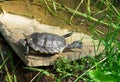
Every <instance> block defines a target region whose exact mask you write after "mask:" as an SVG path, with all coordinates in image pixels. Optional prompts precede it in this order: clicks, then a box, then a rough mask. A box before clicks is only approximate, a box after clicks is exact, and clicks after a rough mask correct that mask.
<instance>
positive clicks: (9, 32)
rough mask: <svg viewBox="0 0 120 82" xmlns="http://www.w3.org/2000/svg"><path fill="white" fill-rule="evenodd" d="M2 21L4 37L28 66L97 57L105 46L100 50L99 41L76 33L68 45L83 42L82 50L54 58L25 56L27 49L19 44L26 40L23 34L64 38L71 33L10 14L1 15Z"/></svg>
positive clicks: (0, 19) (56, 55)
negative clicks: (60, 58) (62, 59)
mask: <svg viewBox="0 0 120 82" xmlns="http://www.w3.org/2000/svg"><path fill="white" fill-rule="evenodd" d="M0 21H1V24H0V30H1V33H2V35H3V36H4V37H5V39H6V40H7V42H8V43H9V44H10V46H11V47H12V48H13V50H14V51H15V52H16V53H17V55H18V56H19V57H20V58H21V60H22V61H23V62H24V63H25V64H26V65H27V66H49V65H53V64H54V62H55V61H56V60H57V59H58V58H59V57H65V58H67V59H69V60H71V61H73V60H78V59H80V57H83V56H87V55H92V56H94V55H97V54H99V53H100V52H101V51H102V50H103V48H104V47H103V46H99V48H98V46H97V45H98V41H97V40H93V39H92V38H91V36H89V35H86V34H84V33H77V32H75V33H74V34H73V35H72V36H71V37H69V38H67V39H66V41H67V42H68V43H72V42H73V41H75V40H82V42H83V47H82V48H81V49H72V50H66V51H64V52H63V53H60V54H55V55H52V56H51V55H44V54H28V55H25V49H24V48H23V47H21V46H20V45H19V43H18V42H19V40H20V39H24V38H25V36H24V35H23V33H25V34H26V35H30V34H32V33H35V32H48V33H53V34H57V35H60V36H62V35H64V34H67V33H69V31H68V30H67V29H60V28H59V27H55V26H50V25H45V24H41V23H39V22H38V21H36V20H35V19H29V18H25V17H22V16H18V15H13V14H9V13H4V14H1V15H0Z"/></svg>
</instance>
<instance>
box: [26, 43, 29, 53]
mask: <svg viewBox="0 0 120 82" xmlns="http://www.w3.org/2000/svg"><path fill="white" fill-rule="evenodd" d="M25 54H29V46H28V45H27V46H26V52H25Z"/></svg>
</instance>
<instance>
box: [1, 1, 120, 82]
mask: <svg viewBox="0 0 120 82" xmlns="http://www.w3.org/2000/svg"><path fill="white" fill-rule="evenodd" d="M40 1H41V2H42V3H45V5H46V8H47V9H48V11H49V12H50V13H51V14H52V15H53V16H54V17H55V18H59V19H61V20H66V19H64V18H61V17H60V16H59V14H57V13H56V12H57V11H58V10H63V11H66V12H68V13H70V14H71V16H70V17H69V19H67V20H68V21H67V22H68V24H71V25H74V24H73V21H74V17H83V18H84V19H86V20H87V21H89V23H90V24H89V31H90V32H91V34H92V36H93V37H97V39H98V40H99V43H100V44H102V45H103V46H104V51H103V53H101V54H100V55H98V56H95V57H84V58H81V59H80V60H78V61H73V62H70V61H69V60H67V59H65V58H59V59H58V61H56V63H55V65H54V66H53V68H52V69H53V70H54V71H56V72H57V73H58V75H56V74H54V73H51V72H50V71H47V70H44V69H41V68H35V67H34V68H33V67H23V69H26V70H28V71H32V72H33V71H34V72H35V71H36V72H38V73H37V74H36V75H35V76H34V77H33V78H32V79H31V81H36V82H39V80H40V79H41V78H42V76H43V75H47V76H52V77H54V78H55V80H56V82H61V81H63V80H64V79H66V78H74V82H78V81H80V80H82V81H84V82H120V80H119V78H120V42H119V41H118V40H117V38H118V36H119V30H120V22H119V20H120V13H119V9H118V8H117V7H116V6H115V2H114V0H87V1H86V0H81V1H80V2H79V4H78V6H76V8H75V9H72V8H69V7H67V6H66V5H64V4H61V3H57V2H55V1H54V0H40ZM85 1H86V2H85ZM85 3H86V4H85ZM82 4H85V7H86V12H80V11H79V8H81V7H82V6H81V5H82ZM92 8H95V10H93V9H92ZM96 15H100V17H97V16H96ZM99 24H100V25H101V24H102V25H105V26H106V28H107V33H104V32H102V31H101V30H99V29H97V28H96V26H97V25H99ZM103 28H104V27H103ZM101 34H102V35H104V36H101ZM98 49H99V45H98ZM95 53H96V52H95ZM1 57H2V59H3V63H2V64H1V65H0V69H1V70H2V69H3V68H4V69H5V71H6V77H5V81H7V82H17V75H16V71H15V70H16V67H17V66H16V65H15V64H14V61H13V60H14V59H13V55H12V53H11V52H9V53H8V56H7V57H6V58H4V57H3V54H2V52H1ZM7 61H10V62H9V63H10V67H11V70H9V69H8V65H7Z"/></svg>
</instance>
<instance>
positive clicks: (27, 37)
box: [19, 33, 30, 47]
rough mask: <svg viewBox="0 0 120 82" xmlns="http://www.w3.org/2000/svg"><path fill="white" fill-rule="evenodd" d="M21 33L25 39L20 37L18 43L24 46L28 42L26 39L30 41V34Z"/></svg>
mask: <svg viewBox="0 0 120 82" xmlns="http://www.w3.org/2000/svg"><path fill="white" fill-rule="evenodd" d="M23 35H24V37H25V39H20V40H19V43H20V44H21V45H22V46H24V47H26V45H27V44H28V41H30V36H29V35H26V34H25V33H23Z"/></svg>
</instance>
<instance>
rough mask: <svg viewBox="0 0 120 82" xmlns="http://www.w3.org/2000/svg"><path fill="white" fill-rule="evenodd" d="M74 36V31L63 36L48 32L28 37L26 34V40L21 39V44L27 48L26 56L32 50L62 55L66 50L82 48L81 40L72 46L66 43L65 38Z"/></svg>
mask: <svg viewBox="0 0 120 82" xmlns="http://www.w3.org/2000/svg"><path fill="white" fill-rule="evenodd" d="M72 34H73V31H72V32H70V33H68V34H65V35H63V36H59V35H57V34H52V33H47V32H43V33H39V32H35V33H33V34H31V35H27V36H26V35H25V34H24V35H25V39H20V41H19V42H20V44H22V45H23V46H24V47H26V54H29V52H30V49H32V50H33V51H34V52H39V53H43V54H56V53H62V52H63V51H64V50H65V49H71V48H81V47H82V42H81V41H79V40H77V41H74V42H72V43H71V44H68V43H67V42H66V41H65V38H67V37H70V36H71V35H72Z"/></svg>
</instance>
